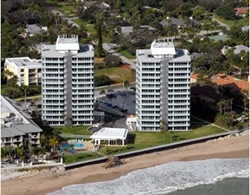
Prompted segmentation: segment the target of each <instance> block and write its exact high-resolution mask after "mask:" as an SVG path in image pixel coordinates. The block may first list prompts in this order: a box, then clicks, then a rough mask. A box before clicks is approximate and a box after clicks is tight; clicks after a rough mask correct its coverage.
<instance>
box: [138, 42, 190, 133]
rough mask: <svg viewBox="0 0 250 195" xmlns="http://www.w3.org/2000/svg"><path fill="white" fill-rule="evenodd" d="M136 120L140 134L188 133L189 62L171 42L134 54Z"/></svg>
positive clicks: (155, 44)
mask: <svg viewBox="0 0 250 195" xmlns="http://www.w3.org/2000/svg"><path fill="white" fill-rule="evenodd" d="M136 57H137V63H136V117H137V128H138V130H139V131H159V130H160V129H161V128H162V127H164V128H165V129H168V130H182V131H183V130H184V131H185V130H188V129H189V126H190V68H191V63H190V62H191V58H190V56H189V54H188V51H187V50H185V49H175V47H174V44H173V39H169V38H167V39H159V40H155V41H153V43H152V44H151V48H150V49H143V50H137V51H136Z"/></svg>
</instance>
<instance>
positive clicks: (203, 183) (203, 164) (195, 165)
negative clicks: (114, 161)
mask: <svg viewBox="0 0 250 195" xmlns="http://www.w3.org/2000/svg"><path fill="white" fill-rule="evenodd" d="M248 180H249V159H248V158H241V159H209V160H199V161H190V162H171V163H167V164H163V165H159V166H155V167H151V168H147V169H140V170H136V171H133V172H131V173H129V174H128V175H126V176H123V177H120V178H119V179H115V180H111V181H106V182H96V183H88V184H79V185H71V186H66V187H64V188H63V189H62V190H59V191H56V192H53V193H50V194H51V195H71V194H78V195H100V194H102V195H110V194H112V195H166V194H170V195H245V194H248V192H249V190H248V188H247V183H248ZM210 192H211V193H210ZM174 193H176V194H174ZM178 193H180V194H178ZM181 193H182V194H181ZM195 193H196V194H195Z"/></svg>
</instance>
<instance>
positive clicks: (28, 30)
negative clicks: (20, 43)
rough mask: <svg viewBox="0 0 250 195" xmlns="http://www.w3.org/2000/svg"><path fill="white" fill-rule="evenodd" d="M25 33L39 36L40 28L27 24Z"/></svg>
mask: <svg viewBox="0 0 250 195" xmlns="http://www.w3.org/2000/svg"><path fill="white" fill-rule="evenodd" d="M25 32H26V33H30V34H39V33H40V32H42V28H40V27H39V26H37V25H36V24H27V25H26V28H25Z"/></svg>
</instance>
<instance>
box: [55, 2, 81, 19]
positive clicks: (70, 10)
mask: <svg viewBox="0 0 250 195" xmlns="http://www.w3.org/2000/svg"><path fill="white" fill-rule="evenodd" d="M58 10H59V11H60V12H62V13H63V14H64V15H65V16H69V15H75V13H76V12H77V9H76V7H74V6H73V5H72V4H71V3H66V2H64V3H60V4H59V5H58Z"/></svg>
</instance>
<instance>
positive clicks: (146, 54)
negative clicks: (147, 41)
mask: <svg viewBox="0 0 250 195" xmlns="http://www.w3.org/2000/svg"><path fill="white" fill-rule="evenodd" d="M136 56H137V60H140V61H141V62H148V63H151V62H156V61H158V62H161V61H162V58H168V59H171V61H173V62H178V61H180V62H183V61H187V60H191V58H190V55H189V52H188V51H187V50H186V49H176V48H175V46H174V42H173V38H164V39H157V40H154V41H153V42H152V44H151V47H150V49H139V50H137V51H136Z"/></svg>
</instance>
